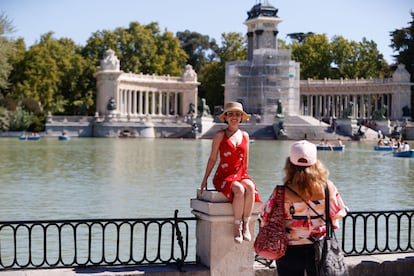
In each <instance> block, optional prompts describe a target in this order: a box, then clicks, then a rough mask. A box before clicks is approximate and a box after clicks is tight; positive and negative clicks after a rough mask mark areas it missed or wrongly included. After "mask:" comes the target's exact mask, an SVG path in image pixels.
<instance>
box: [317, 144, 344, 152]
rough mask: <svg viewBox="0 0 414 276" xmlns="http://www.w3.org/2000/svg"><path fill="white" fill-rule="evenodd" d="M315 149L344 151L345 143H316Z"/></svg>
mask: <svg viewBox="0 0 414 276" xmlns="http://www.w3.org/2000/svg"><path fill="white" fill-rule="evenodd" d="M316 149H317V150H334V151H344V150H345V145H342V146H339V145H336V146H330V145H316Z"/></svg>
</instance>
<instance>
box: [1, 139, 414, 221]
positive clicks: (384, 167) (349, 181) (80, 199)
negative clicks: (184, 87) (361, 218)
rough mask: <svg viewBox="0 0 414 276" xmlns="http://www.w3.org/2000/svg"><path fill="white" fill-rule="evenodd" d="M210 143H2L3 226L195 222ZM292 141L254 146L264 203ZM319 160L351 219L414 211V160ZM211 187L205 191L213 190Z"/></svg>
mask: <svg viewBox="0 0 414 276" xmlns="http://www.w3.org/2000/svg"><path fill="white" fill-rule="evenodd" d="M211 142H212V141H211V140H191V139H189V140H181V139H109V138H101V139H99V138H73V139H72V140H70V141H58V140H57V138H42V139H41V140H40V141H19V140H18V139H17V138H1V139H0V154H1V163H0V189H1V190H0V191H1V192H0V220H32V219H91V218H144V217H172V216H173V213H174V210H175V209H178V210H179V216H192V215H191V208H190V199H191V198H194V197H195V194H196V189H197V188H198V187H199V186H200V181H201V179H202V177H203V174H204V169H205V166H206V163H207V159H208V156H209V154H210V148H211ZM291 143H292V141H273V140H272V141H256V142H255V143H254V144H252V145H251V146H250V165H249V173H250V175H251V176H252V177H253V178H254V180H255V181H256V183H257V186H258V189H259V193H260V194H261V197H262V199H263V200H266V199H267V197H268V196H269V194H270V193H271V191H272V189H273V187H274V185H276V184H280V183H281V181H282V178H283V166H284V163H285V159H286V157H287V156H288V152H289V146H290V145H291ZM345 145H346V150H345V151H344V152H336V151H335V152H323V151H321V152H318V155H319V158H320V159H321V160H322V161H323V162H324V163H325V165H326V166H327V167H328V169H329V170H330V178H331V180H333V182H334V183H335V184H336V186H337V187H338V189H339V191H340V193H341V195H342V197H343V199H344V201H345V203H346V204H347V205H348V207H349V208H350V209H351V210H353V211H370V210H400V209H413V208H414V201H413V200H412V198H413V195H414V170H413V168H414V159H413V158H412V159H405V158H395V157H393V156H392V154H391V153H388V152H376V151H374V150H373V146H374V145H375V144H374V143H367V142H345ZM212 187H213V186H212V184H211V179H210V181H209V188H212Z"/></svg>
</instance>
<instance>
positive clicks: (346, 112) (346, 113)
mask: <svg viewBox="0 0 414 276" xmlns="http://www.w3.org/2000/svg"><path fill="white" fill-rule="evenodd" d="M353 110H354V103H353V102H349V103H348V107H347V108H346V110H344V114H343V116H342V117H343V118H344V119H346V118H349V117H351V116H352V114H353Z"/></svg>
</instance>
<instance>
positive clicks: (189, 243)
mask: <svg viewBox="0 0 414 276" xmlns="http://www.w3.org/2000/svg"><path fill="white" fill-rule="evenodd" d="M177 214H178V211H177V210H176V211H175V215H174V217H173V218H158V219H155V218H147V219H146V218H144V219H93V220H41V221H2V222H0V269H25V268H62V267H84V266H128V265H154V264H155V265H160V264H171V263H175V264H177V267H178V269H180V268H181V267H182V265H184V264H185V263H194V262H195V259H193V260H191V259H190V260H189V251H192V250H195V245H194V243H195V242H194V240H193V238H194V236H195V234H194V233H193V232H194V231H195V221H196V218H195V217H186V218H179V217H178V216H177ZM190 255H191V256H195V253H194V254H193V253H192V252H191V254H190Z"/></svg>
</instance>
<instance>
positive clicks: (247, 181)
mask: <svg viewBox="0 0 414 276" xmlns="http://www.w3.org/2000/svg"><path fill="white" fill-rule="evenodd" d="M249 118H250V115H248V114H247V113H246V112H245V111H244V110H243V106H242V104H241V103H238V102H228V103H226V104H225V106H224V111H223V112H222V113H221V114H220V115H218V119H219V120H220V121H221V122H225V123H226V124H227V127H226V128H224V129H221V130H219V131H217V133H216V134H215V136H214V138H213V142H212V147H211V153H210V157H209V159H208V162H207V166H206V170H205V173H204V177H203V180H202V181H201V187H200V188H201V192H203V191H204V190H206V189H207V179H208V177H209V176H210V173H211V171H212V170H213V168H214V166H215V164H216V161H217V157H218V156H219V155H220V163H219V164H218V166H217V169H216V173H215V174H214V177H213V184H214V187H215V188H216V189H217V190H218V191H219V192H222V193H223V194H224V195H225V196H226V197H227V198H228V199H229V201H230V202H231V203H232V206H233V215H234V241H235V242H236V243H242V242H243V240H245V241H251V239H252V236H251V233H250V229H249V221H250V217H251V214H252V211H253V205H254V202H261V200H260V197H259V193H258V191H257V188H256V184H255V182H254V181H253V179H252V178H251V177H250V176H249V174H248V164H249V143H250V142H249V134H248V133H247V132H246V131H243V130H241V129H239V124H240V123H241V122H242V121H244V120H248V119H249Z"/></svg>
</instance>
